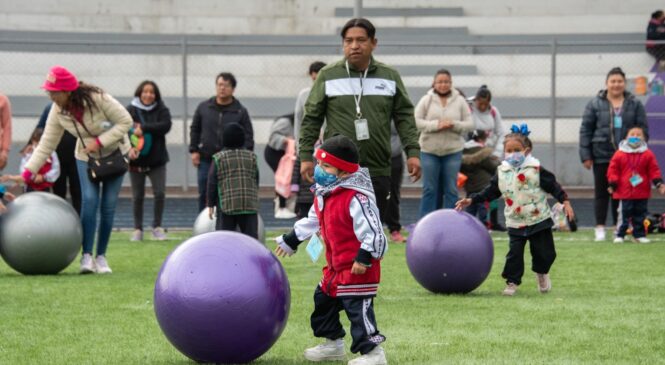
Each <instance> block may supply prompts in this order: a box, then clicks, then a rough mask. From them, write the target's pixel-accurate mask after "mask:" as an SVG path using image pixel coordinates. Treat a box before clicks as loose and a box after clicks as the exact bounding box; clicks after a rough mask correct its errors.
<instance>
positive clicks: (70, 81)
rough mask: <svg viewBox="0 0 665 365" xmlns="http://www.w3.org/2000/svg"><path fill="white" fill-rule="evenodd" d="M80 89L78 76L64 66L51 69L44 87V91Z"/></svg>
mask: <svg viewBox="0 0 665 365" xmlns="http://www.w3.org/2000/svg"><path fill="white" fill-rule="evenodd" d="M78 87H79V81H78V80H77V79H76V76H74V74H73V73H71V72H69V70H68V69H66V68H64V67H62V66H53V67H51V69H50V70H49V73H48V75H46V80H45V81H44V84H43V85H42V89H45V90H48V91H74V90H76V89H78Z"/></svg>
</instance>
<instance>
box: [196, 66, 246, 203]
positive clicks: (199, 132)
mask: <svg viewBox="0 0 665 365" xmlns="http://www.w3.org/2000/svg"><path fill="white" fill-rule="evenodd" d="M236 86H237V82H236V78H235V76H233V74H232V73H229V72H222V73H220V74H219V75H217V78H216V79H215V88H216V91H217V93H216V95H215V96H213V97H211V98H210V99H208V100H206V101H203V102H201V104H199V106H198V107H197V108H196V112H195V113H194V119H193V120H192V126H191V127H190V130H189V153H190V154H191V157H192V164H193V165H194V167H196V168H197V169H198V170H197V182H198V187H199V211H201V210H203V209H204V208H205V206H206V184H207V181H208V171H209V170H210V164H211V163H212V156H213V155H214V154H215V153H217V152H219V151H221V150H222V146H224V144H223V142H222V135H223V133H224V126H226V125H229V124H230V123H237V124H240V126H241V127H242V128H243V130H244V132H245V143H244V145H243V147H244V148H246V149H248V150H250V151H253V150H254V130H253V129H252V121H251V119H250V118H249V112H247V109H245V107H244V106H243V105H242V104H240V102H239V101H238V99H236V98H235V97H234V96H233V92H234V91H235V89H236Z"/></svg>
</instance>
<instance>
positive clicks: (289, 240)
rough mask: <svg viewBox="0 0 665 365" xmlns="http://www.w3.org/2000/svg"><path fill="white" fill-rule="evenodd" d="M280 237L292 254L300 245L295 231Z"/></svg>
mask: <svg viewBox="0 0 665 365" xmlns="http://www.w3.org/2000/svg"><path fill="white" fill-rule="evenodd" d="M281 237H282V239H283V240H284V244H286V245H288V246H289V247H290V248H291V249H292V250H293V251H294V252H295V251H296V250H297V249H298V245H300V243H301V242H302V241H300V240H299V239H298V236H297V235H296V230H295V229H294V230H291V232H289V233H287V234H285V235H283V236H281Z"/></svg>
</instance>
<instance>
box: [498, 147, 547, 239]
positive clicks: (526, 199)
mask: <svg viewBox="0 0 665 365" xmlns="http://www.w3.org/2000/svg"><path fill="white" fill-rule="evenodd" d="M497 173H498V177H499V190H501V193H502V195H503V198H504V200H505V202H506V208H505V210H504V215H505V216H506V225H507V226H508V227H510V228H524V227H526V226H532V225H534V224H537V223H540V222H542V221H544V220H546V219H549V218H551V216H552V214H551V211H550V206H549V205H548V204H547V193H545V191H543V189H541V188H540V162H539V161H538V160H537V159H535V158H533V157H527V159H526V160H525V161H524V163H523V164H522V166H520V167H519V168H517V169H515V168H512V167H511V166H510V165H508V164H507V163H506V162H504V163H502V164H501V165H500V166H499V167H498V169H497Z"/></svg>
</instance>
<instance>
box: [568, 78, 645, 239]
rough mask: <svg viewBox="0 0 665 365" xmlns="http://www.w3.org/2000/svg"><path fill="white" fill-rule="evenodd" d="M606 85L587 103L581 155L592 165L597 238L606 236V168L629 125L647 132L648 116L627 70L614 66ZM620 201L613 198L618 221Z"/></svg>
mask: <svg viewBox="0 0 665 365" xmlns="http://www.w3.org/2000/svg"><path fill="white" fill-rule="evenodd" d="M605 83H606V85H607V89H605V90H601V91H600V92H599V93H598V95H597V96H596V97H595V98H593V99H592V100H591V101H589V103H588V104H587V106H586V108H585V110H584V116H583V117H582V126H581V127H580V159H581V160H582V163H583V164H584V167H585V168H587V169H592V168H593V179H594V190H595V201H594V209H595V215H596V241H604V240H605V220H606V218H607V203H608V201H610V199H611V196H610V194H609V193H608V192H607V187H608V185H607V168H608V167H609V165H610V160H611V159H612V156H613V155H614V152H615V151H616V150H617V146H618V145H619V142H620V141H621V140H622V139H624V138H625V136H626V133H627V132H628V130H629V129H630V128H633V127H636V126H638V127H642V128H643V129H644V131H645V134H647V133H646V132H647V116H646V112H645V110H644V106H643V105H642V103H641V102H640V101H639V100H638V99H637V98H635V96H634V95H632V94H631V93H629V92H628V91H626V74H624V72H623V71H622V70H621V68H619V67H615V68H613V69H611V70H610V72H609V73H608V74H607V78H606V81H605ZM618 206H619V202H618V201H615V200H612V218H613V221H614V225H616V222H617V209H618Z"/></svg>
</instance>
